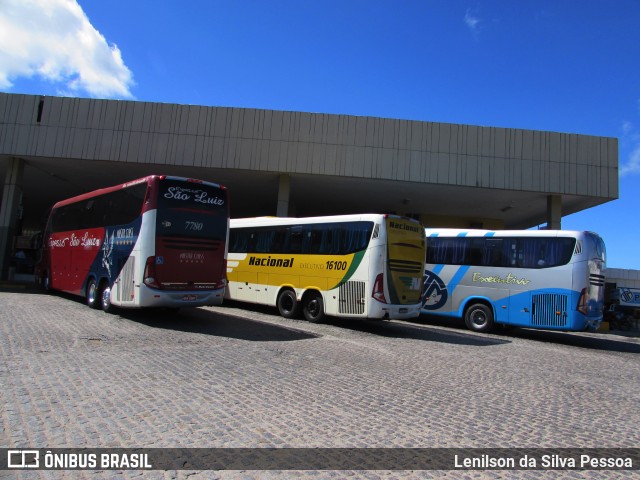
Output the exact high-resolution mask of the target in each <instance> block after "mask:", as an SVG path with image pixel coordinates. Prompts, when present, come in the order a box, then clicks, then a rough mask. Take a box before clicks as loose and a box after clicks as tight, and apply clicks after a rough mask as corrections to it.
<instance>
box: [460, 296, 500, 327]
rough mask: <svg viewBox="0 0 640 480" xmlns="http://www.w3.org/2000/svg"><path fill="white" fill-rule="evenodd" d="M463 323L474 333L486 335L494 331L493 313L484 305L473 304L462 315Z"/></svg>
mask: <svg viewBox="0 0 640 480" xmlns="http://www.w3.org/2000/svg"><path fill="white" fill-rule="evenodd" d="M464 323H465V324H466V325H467V328H468V329H469V330H471V331H474V332H480V333H487V332H490V331H492V330H493V329H494V327H495V323H494V321H493V312H492V311H491V308H490V307H489V306H487V305H485V304H484V303H473V304H471V305H470V306H469V307H467V310H466V311H465V313H464Z"/></svg>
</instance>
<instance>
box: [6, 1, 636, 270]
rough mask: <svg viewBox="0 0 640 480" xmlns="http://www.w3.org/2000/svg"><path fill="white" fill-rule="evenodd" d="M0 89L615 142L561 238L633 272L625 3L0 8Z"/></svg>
mask: <svg viewBox="0 0 640 480" xmlns="http://www.w3.org/2000/svg"><path fill="white" fill-rule="evenodd" d="M0 90H1V91H4V92H10V93H29V94H45V95H69V96H78V97H96V98H120V99H135V100H141V101H153V102H168V103H182V104H197V105H209V106H233V107H248V108H266V109H276V110H295V111H307V112H322V113H340V114H349V115H370V116H377V117H389V118H402V119H409V120H423V121H436V122H451V123H463V124H471V125H482V126H494V127H511V128H525V129H534V130H549V131H556V132H569V133H579V134H587V135H601V136H609V137H616V138H618V139H619V147H620V148H619V158H620V199H619V200H615V201H613V202H609V203H607V204H605V205H602V206H600V207H596V208H593V209H590V210H589V211H585V212H580V213H577V214H574V215H570V216H567V217H564V218H563V221H562V227H563V228H565V229H577V230H594V231H597V232H598V233H600V234H601V235H602V236H603V238H604V240H605V242H606V244H607V249H608V266H609V267H614V268H632V269H640V242H639V241H638V240H639V238H638V234H639V233H640V226H639V223H640V222H639V215H638V211H639V210H640V208H639V207H640V2H638V1H637V0H617V1H616V2H606V1H595V0H593V1H590V0H583V1H577V0H575V1H569V0H567V1H560V2H559V1H557V0H554V1H544V0H543V1H541V0H535V1H533V0H532V1H529V0H522V1H506V0H505V1H485V0H475V1H462V0H452V1H445V0H441V1H429V0H405V1H403V0H399V1H392V0H387V1H376V0H340V1H334V0H325V1H322V2H311V1H304V0H290V1H280V0H270V1H268V2H267V1H245V0H228V1H216V0H192V1H188V2H183V1H175V0H168V1H163V2H158V1H148V0H127V1H122V0H112V1H109V2H105V1H103V0H78V1H76V0H0Z"/></svg>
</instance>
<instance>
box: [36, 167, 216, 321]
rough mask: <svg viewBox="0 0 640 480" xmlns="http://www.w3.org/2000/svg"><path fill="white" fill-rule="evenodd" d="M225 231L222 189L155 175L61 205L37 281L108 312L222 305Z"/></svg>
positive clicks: (53, 216) (50, 229) (49, 227)
mask: <svg viewBox="0 0 640 480" xmlns="http://www.w3.org/2000/svg"><path fill="white" fill-rule="evenodd" d="M228 232H229V204H228V198H227V190H226V189H225V188H224V187H223V186H221V185H218V184H215V183H210V182H205V181H202V180H195V179H189V178H182V177H172V176H165V175H150V176H148V177H144V178H140V179H138V180H134V181H131V182H127V183H124V184H121V185H116V186H114V187H109V188H103V189H101V190H96V191H93V192H90V193H86V194H84V195H79V196H77V197H73V198H70V199H68V200H63V201H61V202H58V203H56V204H55V205H54V206H53V208H52V210H51V213H50V215H49V219H48V221H47V226H46V228H45V231H44V234H43V242H42V249H41V256H40V260H39V262H38V265H37V268H36V280H37V281H38V282H39V283H40V284H41V285H42V286H43V287H44V288H45V289H55V290H60V291H64V292H67V293H72V294H75V295H81V296H84V297H86V301H87V304H88V305H89V306H90V307H92V308H102V309H103V310H105V311H110V310H111V309H112V306H113V305H116V306H120V307H133V308H139V307H173V308H175V307H197V306H203V305H219V304H220V303H222V300H223V296H224V289H225V286H226V269H227V266H226V258H227V241H228Z"/></svg>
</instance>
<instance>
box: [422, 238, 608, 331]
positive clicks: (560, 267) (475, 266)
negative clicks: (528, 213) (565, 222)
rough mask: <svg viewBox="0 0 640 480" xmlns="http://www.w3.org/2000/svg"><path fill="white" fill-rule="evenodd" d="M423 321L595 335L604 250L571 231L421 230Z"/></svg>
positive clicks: (482, 328)
mask: <svg viewBox="0 0 640 480" xmlns="http://www.w3.org/2000/svg"><path fill="white" fill-rule="evenodd" d="M425 233H426V239H427V254H426V265H425V276H424V289H423V304H422V313H424V314H430V315H441V316H448V317H457V318H463V319H464V321H465V324H466V325H467V327H468V328H469V329H470V330H473V331H476V332H489V331H491V330H492V329H493V328H494V327H495V326H496V325H497V324H498V325H500V324H502V325H513V326H518V327H526V328H540V329H549V330H565V331H582V330H596V329H597V328H598V327H599V326H600V322H601V321H602V318H603V305H604V289H605V278H604V268H605V255H606V252H605V245H604V242H603V241H602V239H601V238H600V236H598V235H597V234H595V233H592V232H576V231H568V230H501V231H489V230H456V229H429V228H427V229H426V230H425Z"/></svg>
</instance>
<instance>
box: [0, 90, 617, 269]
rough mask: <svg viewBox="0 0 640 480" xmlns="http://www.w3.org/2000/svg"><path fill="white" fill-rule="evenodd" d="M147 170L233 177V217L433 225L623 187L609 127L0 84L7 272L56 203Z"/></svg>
mask: <svg viewBox="0 0 640 480" xmlns="http://www.w3.org/2000/svg"><path fill="white" fill-rule="evenodd" d="M153 173H155V174H167V175H178V176H184V177H191V178H199V179H202V180H208V181H212V182H216V183H220V184H222V185H224V186H226V187H227V188H228V189H229V193H230V198H231V215H232V217H233V218H240V217H247V216H269V215H271V216H273V215H275V216H312V215H331V214H347V213H395V214H401V215H406V216H410V217H413V218H416V219H418V220H420V221H421V222H422V223H423V224H424V225H425V226H432V227H459V228H488V229H505V228H509V229H525V228H532V227H536V226H544V227H545V228H552V229H560V228H561V227H562V217H563V216H565V215H569V214H572V213H575V212H578V211H581V210H585V209H588V208H591V207H594V206H597V205H600V204H603V203H606V202H608V201H611V200H615V199H617V198H618V193H619V190H618V188H619V187H618V141H617V139H616V138H610V137H598V136H590V135H580V134H575V133H557V132H548V131H536V130H523V129H515V128H499V127H487V126H473V125H460V124H450V123H438V122H423V121H414V120H402V119H390V118H377V117H364V116H351V115H339V114H323V113H307V112H290V111H277V110H260V109H250V108H232V107H210V106H199V105H177V104H165V103H150V102H138V101H119V100H98V99H87V98H71V97H49V96H38V95H22V94H9V93H0V182H1V183H0V190H1V202H2V203H1V205H0V278H1V279H7V278H8V277H9V276H10V274H13V273H15V268H17V267H18V268H19V267H20V260H21V258H20V257H16V255H17V254H21V255H22V256H24V255H25V254H26V256H27V257H29V255H31V254H32V253H33V252H32V250H33V248H34V246H35V242H34V241H33V239H34V238H36V236H37V233H38V232H39V231H41V230H42V229H43V226H44V221H45V219H46V215H47V211H48V209H49V208H50V207H51V206H52V205H53V204H54V203H55V202H57V201H59V200H62V199H65V198H69V197H72V196H75V195H79V194H82V193H85V192H88V191H91V190H95V189H98V188H102V187H107V186H112V185H116V184H119V183H124V182H126V181H129V180H132V179H136V178H139V177H143V176H145V175H148V174H153ZM16 262H17V263H16ZM27 263H28V261H26V262H25V268H28V265H26V264H27ZM12 268H13V270H12Z"/></svg>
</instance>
